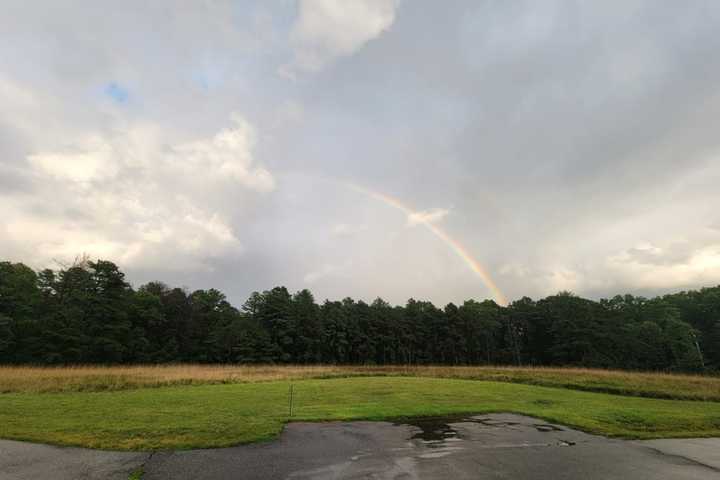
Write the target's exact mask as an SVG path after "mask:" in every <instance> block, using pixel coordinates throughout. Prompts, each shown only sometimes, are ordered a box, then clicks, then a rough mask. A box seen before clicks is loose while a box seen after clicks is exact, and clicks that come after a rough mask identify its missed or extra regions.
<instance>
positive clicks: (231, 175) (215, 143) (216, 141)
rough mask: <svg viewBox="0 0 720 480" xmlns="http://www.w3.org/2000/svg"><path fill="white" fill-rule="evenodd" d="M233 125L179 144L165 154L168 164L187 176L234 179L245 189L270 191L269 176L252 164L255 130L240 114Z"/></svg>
mask: <svg viewBox="0 0 720 480" xmlns="http://www.w3.org/2000/svg"><path fill="white" fill-rule="evenodd" d="M232 120H233V123H234V125H233V127H231V128H225V129H223V130H221V131H220V132H218V133H217V134H216V135H215V136H213V137H212V138H210V139H203V140H198V141H195V142H191V143H186V144H182V145H178V146H177V147H174V148H173V149H172V153H171V154H170V155H168V156H167V157H165V159H164V161H165V162H166V164H167V165H168V167H173V168H180V169H181V170H182V171H183V172H185V173H186V174H188V175H197V174H200V175H203V176H205V175H207V174H210V175H212V176H214V177H216V178H218V179H223V178H228V179H231V180H235V181H237V182H239V183H241V184H243V185H244V186H246V187H248V188H252V189H254V190H258V191H270V190H272V189H273V188H274V187H275V181H274V180H273V177H272V175H271V174H270V172H268V171H267V170H266V169H265V168H263V167H258V166H254V165H253V155H252V154H253V149H254V148H255V144H256V143H257V133H256V132H255V129H254V128H253V126H252V125H250V123H249V122H247V121H246V120H245V119H243V118H242V117H240V116H239V115H233V117H232Z"/></svg>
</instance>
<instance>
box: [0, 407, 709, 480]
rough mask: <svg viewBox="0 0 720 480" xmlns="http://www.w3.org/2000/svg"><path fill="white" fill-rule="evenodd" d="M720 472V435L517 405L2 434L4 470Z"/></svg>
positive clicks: (198, 474)
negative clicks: (530, 411)
mask: <svg viewBox="0 0 720 480" xmlns="http://www.w3.org/2000/svg"><path fill="white" fill-rule="evenodd" d="M140 467H142V468H143V470H144V472H145V473H144V476H143V479H144V480H160V479H173V480H183V479H192V480H211V479H212V480H215V479H242V480H255V479H257V480H268V479H296V480H303V479H319V480H323V479H377V480H380V479H394V480H410V479H428V480H432V479H449V478H452V479H517V480H525V479H543V480H544V479H555V480H563V479H573V480H576V479H581V480H595V479H604V480H613V479H623V480H626V479H634V480H641V479H653V480H670V479H673V480H684V479H720V439H682V440H652V441H646V442H638V441H623V440H616V439H608V438H604V437H600V436H596V435H589V434H586V433H582V432H579V431H577V430H572V429H569V428H567V427H564V426H561V425H554V424H549V423H547V422H544V421H542V420H538V419H535V418H531V417H526V416H521V415H511V414H495V415H478V416H473V417H457V418H434V419H423V420H413V421H411V422H410V423H390V422H327V423H302V422H297V423H290V424H288V425H287V426H286V428H285V430H284V432H283V433H282V435H281V436H280V438H279V439H278V440H276V441H273V442H268V443H263V444H253V445H245V446H237V447H231V448H220V449H208V450H188V451H177V452H155V453H123V452H104V451H95V450H86V449H78V448H61V447H51V446H47V445H37V444H30V443H23V442H12V441H0V479H2V480H39V479H43V480H44V479H53V480H70V479H72V480H77V479H87V480H94V479H103V480H105V479H110V480H115V479H122V480H126V479H127V478H128V475H129V474H130V473H131V472H132V471H134V470H136V469H137V468H140Z"/></svg>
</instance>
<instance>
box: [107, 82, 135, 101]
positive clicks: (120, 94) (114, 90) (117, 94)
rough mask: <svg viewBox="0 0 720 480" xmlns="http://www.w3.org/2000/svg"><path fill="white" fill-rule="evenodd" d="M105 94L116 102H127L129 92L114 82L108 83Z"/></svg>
mask: <svg viewBox="0 0 720 480" xmlns="http://www.w3.org/2000/svg"><path fill="white" fill-rule="evenodd" d="M105 95H107V96H108V97H110V98H111V99H113V101H115V102H116V103H127V101H128V98H129V97H130V93H129V92H128V91H127V89H125V88H123V87H121V86H120V85H118V84H117V83H115V82H112V83H109V84H108V85H107V86H106V87H105Z"/></svg>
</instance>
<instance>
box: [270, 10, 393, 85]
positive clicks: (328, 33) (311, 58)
mask: <svg viewBox="0 0 720 480" xmlns="http://www.w3.org/2000/svg"><path fill="white" fill-rule="evenodd" d="M398 4H399V1H398V0H353V1H352V2H344V1H342V0H300V6H299V15H298V18H297V20H296V21H295V24H294V25H293V28H292V31H291V33H290V40H291V44H292V47H293V51H294V59H293V61H292V63H290V64H289V65H286V66H284V67H283V68H282V69H281V72H284V73H285V74H287V75H290V76H293V75H294V72H296V71H305V72H314V71H318V70H320V69H322V68H323V67H324V66H325V65H327V64H328V63H330V62H331V61H333V60H334V59H336V58H338V57H344V56H348V55H352V54H353V53H355V52H356V51H358V50H359V49H361V48H362V47H363V46H364V45H365V44H366V43H367V42H369V41H371V40H373V39H374V38H377V37H379V36H380V35H382V33H383V32H384V31H386V30H388V29H389V28H390V27H391V26H392V24H393V22H394V21H395V13H396V10H397V7H398Z"/></svg>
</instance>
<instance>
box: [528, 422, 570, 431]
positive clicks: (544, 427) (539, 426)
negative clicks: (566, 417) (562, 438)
mask: <svg viewBox="0 0 720 480" xmlns="http://www.w3.org/2000/svg"><path fill="white" fill-rule="evenodd" d="M533 427H535V429H536V430H537V431H538V432H564V431H565V430H564V429H562V428H560V427H556V426H555V425H550V424H549V423H536V424H534V425H533Z"/></svg>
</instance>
